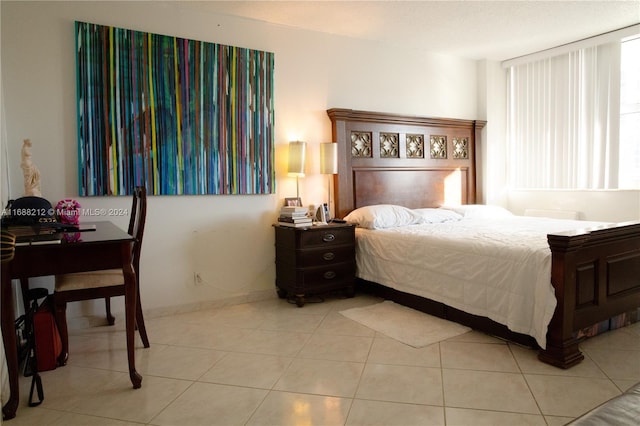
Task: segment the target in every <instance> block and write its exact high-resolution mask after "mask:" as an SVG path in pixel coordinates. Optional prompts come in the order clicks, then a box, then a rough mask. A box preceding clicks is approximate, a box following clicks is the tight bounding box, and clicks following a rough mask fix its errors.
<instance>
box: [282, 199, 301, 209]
mask: <svg viewBox="0 0 640 426" xmlns="http://www.w3.org/2000/svg"><path fill="white" fill-rule="evenodd" d="M284 205H285V206H287V207H302V199H300V198H299V197H290V198H285V199H284Z"/></svg>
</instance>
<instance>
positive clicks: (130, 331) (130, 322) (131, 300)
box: [123, 245, 142, 389]
mask: <svg viewBox="0 0 640 426" xmlns="http://www.w3.org/2000/svg"><path fill="white" fill-rule="evenodd" d="M123 258H124V260H125V262H124V265H125V267H124V268H123V273H124V284H125V290H124V293H125V294H124V307H125V326H126V330H127V358H128V359H129V378H130V379H131V383H132V384H133V388H134V389H138V388H140V387H142V376H141V375H140V374H139V373H138V372H137V371H136V360H135V329H136V304H137V297H138V291H137V285H136V274H135V273H134V271H133V266H132V265H131V249H130V246H129V245H127V246H126V247H125V248H124V250H123Z"/></svg>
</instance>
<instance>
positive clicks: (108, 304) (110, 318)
mask: <svg viewBox="0 0 640 426" xmlns="http://www.w3.org/2000/svg"><path fill="white" fill-rule="evenodd" d="M104 306H105V308H106V310H107V322H108V323H109V325H113V324H115V323H116V319H115V317H114V316H113V315H111V298H110V297H105V298H104Z"/></svg>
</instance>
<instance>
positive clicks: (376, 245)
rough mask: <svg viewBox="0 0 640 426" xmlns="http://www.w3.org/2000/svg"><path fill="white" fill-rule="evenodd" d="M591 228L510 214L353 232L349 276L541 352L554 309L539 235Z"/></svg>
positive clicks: (548, 261)
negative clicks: (478, 319)
mask: <svg viewBox="0 0 640 426" xmlns="http://www.w3.org/2000/svg"><path fill="white" fill-rule="evenodd" d="M599 225H603V223H596V222H585V221H570V220H558V219H545V218H530V217H521V216H511V217H500V218H499V219H496V218H490V219H488V218H464V219H462V220H460V221H455V222H445V223H439V224H417V225H409V226H402V227H396V228H389V229H375V230H371V229H363V228H358V229H356V247H357V249H356V261H357V276H358V277H360V278H362V279H365V280H368V281H373V282H377V283H379V284H383V285H385V286H388V287H392V288H394V289H397V290H400V291H403V292H407V293H411V294H416V295H419V296H422V297H426V298H429V299H432V300H436V301H438V302H442V303H445V304H447V305H449V306H452V307H454V308H457V309H460V310H462V311H465V312H468V313H471V314H475V315H481V316H485V317H489V318H491V319H492V320H494V321H496V322H498V323H501V324H504V325H506V326H507V327H508V328H509V329H510V330H512V331H515V332H518V333H523V334H527V335H530V336H533V337H534V338H535V339H536V341H537V342H538V344H539V345H540V347H542V348H545V347H546V333H547V326H548V324H549V321H550V320H551V317H552V316H553V312H554V309H555V307H556V298H555V295H554V291H553V287H552V286H551V280H550V277H551V251H550V249H549V245H548V243H547V234H549V233H554V232H561V231H568V230H572V229H579V228H587V227H595V226H599Z"/></svg>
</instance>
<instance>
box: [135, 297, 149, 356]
mask: <svg viewBox="0 0 640 426" xmlns="http://www.w3.org/2000/svg"><path fill="white" fill-rule="evenodd" d="M136 327H137V328H138V332H139V333H140V338H141V339H142V344H143V345H144V347H145V348H148V347H149V337H148V336H147V328H146V327H145V325H144V316H143V315H142V304H141V303H140V294H138V297H137V302H136Z"/></svg>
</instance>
